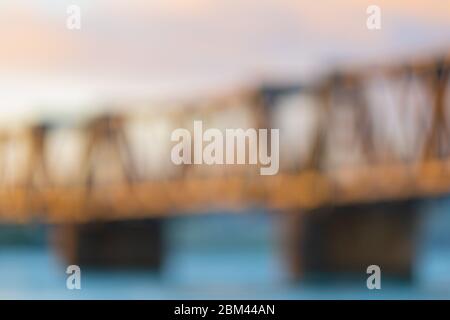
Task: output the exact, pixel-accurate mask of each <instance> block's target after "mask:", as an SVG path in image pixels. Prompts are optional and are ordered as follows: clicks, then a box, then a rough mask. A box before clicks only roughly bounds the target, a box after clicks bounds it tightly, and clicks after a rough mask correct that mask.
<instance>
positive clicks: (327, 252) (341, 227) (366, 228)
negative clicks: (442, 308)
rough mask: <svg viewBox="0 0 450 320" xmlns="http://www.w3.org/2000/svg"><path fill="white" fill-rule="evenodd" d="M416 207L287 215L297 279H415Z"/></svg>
mask: <svg viewBox="0 0 450 320" xmlns="http://www.w3.org/2000/svg"><path fill="white" fill-rule="evenodd" d="M416 204H417V203H414V202H411V201H410V202H399V203H377V204H363V205H351V206H345V207H337V208H327V209H317V210H313V211H310V212H302V213H292V214H290V215H288V218H287V219H286V221H288V223H287V227H286V229H285V230H286V231H287V233H286V234H287V235H288V237H287V239H288V241H287V248H288V251H287V253H288V260H289V266H290V269H291V274H292V275H293V277H294V279H314V278H315V277H316V276H317V277H318V276H320V275H322V276H323V275H326V276H332V277H333V276H351V277H358V276H363V277H367V274H366V270H367V267H368V266H370V265H378V266H379V267H380V268H381V271H382V274H383V276H392V277H395V278H402V279H405V280H411V278H412V269H413V263H414V258H415V253H416V248H415V247H416V245H415V244H416V243H415V237H416V235H417V232H416V227H417V224H418V223H417V222H418V214H417V209H416V208H417V205H416Z"/></svg>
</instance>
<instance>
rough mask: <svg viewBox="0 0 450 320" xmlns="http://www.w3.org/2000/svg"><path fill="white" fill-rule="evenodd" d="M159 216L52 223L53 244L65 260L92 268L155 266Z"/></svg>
mask: <svg viewBox="0 0 450 320" xmlns="http://www.w3.org/2000/svg"><path fill="white" fill-rule="evenodd" d="M162 227H163V220H162V219H144V220H126V221H110V222H89V223H85V224H77V225H58V226H55V230H54V234H53V235H54V236H53V239H52V240H53V244H54V246H55V247H56V248H57V250H58V251H59V252H60V254H61V256H62V257H63V259H64V261H65V262H66V263H67V264H75V265H78V266H80V267H81V268H83V267H87V268H89V267H95V268H97V267H98V268H149V269H154V270H159V269H160V267H161V264H162V260H163V255H164V244H163V230H162V229H163V228H162Z"/></svg>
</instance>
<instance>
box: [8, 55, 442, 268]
mask: <svg viewBox="0 0 450 320" xmlns="http://www.w3.org/2000/svg"><path fill="white" fill-rule="evenodd" d="M449 73H450V55H442V56H439V57H431V58H424V59H415V60H411V61H407V62H405V61H402V62H400V63H397V64H396V63H392V65H389V66H386V65H384V66H362V67H355V68H345V69H343V70H336V71H334V72H330V73H329V74H327V75H325V76H323V77H322V78H320V79H319V80H318V81H316V82H314V83H308V84H305V85H298V86H282V85H279V86H277V85H273V86H256V87H248V88H243V89H242V90H237V91H236V92H232V93H230V94H227V95H224V96H216V97H211V98H209V99H200V100H199V101H189V102H187V103H185V104H184V105H183V107H182V108H173V107H172V108H170V107H168V106H161V107H160V108H157V109H156V108H150V106H148V108H147V106H145V107H144V108H141V109H139V110H138V111H136V109H133V110H134V111H133V112H131V111H130V113H127V112H122V113H109V114H102V115H98V116H96V117H93V118H91V119H89V120H88V121H86V122H84V123H76V124H71V125H67V124H66V125H60V124H59V123H50V122H47V123H46V122H42V123H34V124H31V125H30V126H28V127H24V128H15V130H9V131H8V130H4V131H3V132H1V134H0V150H1V152H0V219H1V220H2V221H5V222H14V223H29V222H33V221H42V222H45V223H51V224H54V223H56V224H61V225H66V226H67V225H76V224H79V223H81V224H86V223H99V222H101V221H105V222H106V221H129V220H136V219H154V220H158V219H161V218H164V217H167V216H170V215H183V214H199V213H202V212H211V211H212V210H214V209H217V210H221V209H226V210H230V211H237V212H239V211H241V210H243V209H245V208H249V207H250V208H251V207H264V208H268V209H269V210H270V211H274V212H279V213H282V214H287V215H288V216H290V217H288V218H287V219H286V221H290V223H292V221H293V220H292V219H294V221H296V220H295V219H298V213H299V212H302V213H314V212H320V211H323V210H329V209H330V208H335V210H339V208H347V209H348V208H349V207H352V208H354V207H358V206H359V207H360V206H363V207H364V206H366V207H367V206H374V205H375V206H376V205H379V204H383V203H401V204H402V206H403V207H404V205H405V203H410V202H411V201H416V200H420V199H426V198H432V197H441V196H445V195H448V194H449V193H450V158H449V151H450V148H449V147H450V144H449V141H448V140H449V137H450V135H449V131H448V130H449V124H448V119H449V114H448V112H449V107H450V90H449V88H450V80H449V78H450V77H449ZM194 120H202V121H203V122H204V123H205V125H206V126H209V127H214V128H222V129H224V128H244V129H245V128H278V129H280V143H281V146H280V148H281V149H280V161H281V165H280V172H279V173H278V174H277V175H274V176H261V175H259V171H258V170H255V167H254V166H247V165H211V166H208V165H200V166H197V165H182V166H175V165H174V164H172V163H171V161H170V148H171V146H172V143H171V142H170V132H171V131H172V130H174V129H175V128H190V129H192V123H193V121H194ZM383 210H385V209H383ZM347 211H348V210H347ZM350 211H351V210H350ZM385 211H386V210H385ZM387 211H389V210H387ZM391 211H392V210H391ZM394 211H395V210H394ZM292 213H296V214H292ZM302 216H304V214H302ZM296 223H297V222H295V223H294V225H296ZM395 232H397V231H396V230H393V231H392V233H395ZM295 233H298V232H295ZM66 234H67V232H66ZM291 242H292V241H291ZM294 242H295V241H294ZM295 250H296V251H298V248H297V249H295ZM399 250H400V251H401V250H402V249H399ZM403 251H404V250H403ZM407 259H409V258H407Z"/></svg>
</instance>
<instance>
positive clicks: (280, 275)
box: [0, 199, 450, 299]
mask: <svg viewBox="0 0 450 320" xmlns="http://www.w3.org/2000/svg"><path fill="white" fill-rule="evenodd" d="M420 211H421V213H422V215H421V216H422V218H421V220H422V221H421V228H420V239H421V240H420V246H419V248H418V250H419V251H418V254H417V261H416V263H415V267H414V281H413V282H412V283H405V282H400V281H394V280H389V279H383V278H382V288H381V290H368V289H367V287H366V282H365V281H361V280H356V279H355V280H348V279H347V280H330V279H328V280H327V279H325V278H324V279H323V280H321V281H319V282H291V281H289V279H288V273H287V268H286V265H284V260H283V259H282V256H281V252H282V250H280V244H279V241H278V240H279V237H278V235H277V233H278V232H279V221H278V219H279V218H278V216H277V215H273V214H267V213H264V212H260V211H257V210H256V212H252V213H249V214H243V215H236V214H225V213H222V214H221V213H215V214H211V215H204V216H192V217H182V218H181V217H179V218H173V219H169V220H167V221H166V222H165V227H164V229H165V230H164V231H165V235H166V242H167V243H168V253H167V257H166V259H165V263H164V267H163V270H162V271H161V272H160V273H156V272H145V271H133V270H123V271H104V270H84V269H82V278H81V286H82V288H81V290H68V289H67V288H66V279H67V278H66V277H67V275H66V273H65V268H66V266H64V265H63V264H62V262H61V261H60V259H59V258H58V256H57V255H56V254H55V253H54V251H53V249H52V248H51V247H50V246H49V245H48V242H47V241H46V237H47V231H48V230H47V229H46V228H45V227H42V226H34V227H31V228H30V230H26V232H25V234H26V235H27V236H28V237H29V238H30V239H32V240H33V241H28V240H27V241H24V242H19V241H16V240H17V239H15V240H14V241H12V240H10V239H11V238H14V237H12V236H11V234H10V233H11V232H10V230H9V229H8V228H9V227H8V226H2V227H1V228H0V243H1V246H0V299H450V232H449V231H450V200H449V199H441V200H434V201H427V202H425V203H423V204H422V205H421V206H420ZM22 238H23V235H22V236H21V239H22ZM5 239H9V241H6V240H5Z"/></svg>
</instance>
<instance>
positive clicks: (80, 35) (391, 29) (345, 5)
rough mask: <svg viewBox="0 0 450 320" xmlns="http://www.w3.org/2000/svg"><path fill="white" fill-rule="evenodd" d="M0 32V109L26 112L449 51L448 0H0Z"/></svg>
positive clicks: (207, 89)
mask: <svg viewBox="0 0 450 320" xmlns="http://www.w3.org/2000/svg"><path fill="white" fill-rule="evenodd" d="M71 4H75V5H79V6H80V8H81V25H82V27H81V30H76V31H74V30H72V31H71V30H68V29H67V28H66V19H67V17H68V14H67V12H66V9H67V7H68V6H69V5H71ZM371 4H376V5H379V6H380V8H381V10H382V29H381V30H379V31H369V30H368V29H367V28H366V19H367V14H366V8H367V7H368V6H369V5H371ZM0 39H1V50H0V103H1V105H2V106H0V112H2V113H3V114H8V113H9V114H14V113H17V112H18V111H19V110H21V113H22V114H23V113H27V114H32V113H35V112H40V111H42V110H45V108H46V107H47V108H50V109H49V110H50V111H49V112H51V110H53V109H54V107H53V106H51V105H56V104H58V105H59V106H58V108H63V107H62V105H64V106H65V108H68V109H74V108H80V107H77V106H80V105H82V104H84V105H87V104H89V103H88V102H92V101H97V100H101V99H104V100H107V99H111V100H113V99H117V98H118V97H119V96H127V97H133V96H134V97H137V96H156V97H168V96H177V95H180V96H183V95H189V94H191V93H193V92H210V91H214V90H220V88H225V87H232V86H235V85H240V84H242V83H248V82H251V81H258V80H259V79H267V78H269V79H270V78H298V79H308V78H311V76H312V75H314V74H317V73H318V72H320V71H324V70H325V71H326V70H327V69H328V68H330V67H331V66H332V65H333V64H336V63H341V62H347V63H348V62H353V61H368V62H370V61H373V60H380V59H382V60H383V59H384V60H390V59H392V58H393V57H394V56H408V55H414V54H415V53H417V54H419V53H423V52H425V53H428V52H430V53H433V52H435V51H439V50H442V49H446V48H449V47H450V0H370V1H367V0H339V1H336V0H321V1H313V0H127V1H125V0H121V1H119V0H70V1H68V0H59V1H52V0H33V1H29V0H4V1H2V2H0ZM2 88H3V89H2ZM96 99H97V100H96ZM5 105H8V107H5ZM38 105H39V107H37V106H38ZM44 105H45V106H46V107H44ZM42 108H43V109H42ZM19 113H20V112H19Z"/></svg>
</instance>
